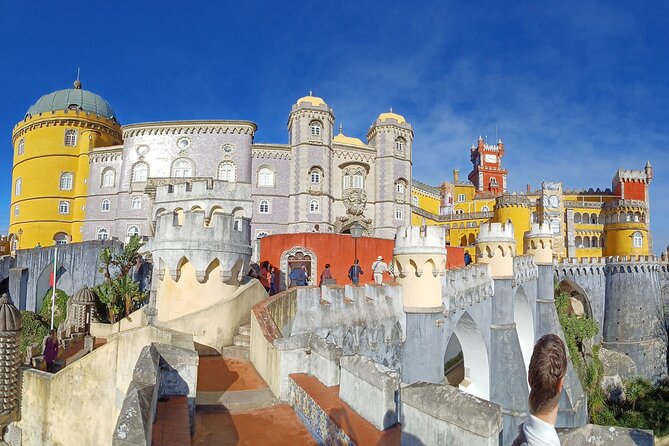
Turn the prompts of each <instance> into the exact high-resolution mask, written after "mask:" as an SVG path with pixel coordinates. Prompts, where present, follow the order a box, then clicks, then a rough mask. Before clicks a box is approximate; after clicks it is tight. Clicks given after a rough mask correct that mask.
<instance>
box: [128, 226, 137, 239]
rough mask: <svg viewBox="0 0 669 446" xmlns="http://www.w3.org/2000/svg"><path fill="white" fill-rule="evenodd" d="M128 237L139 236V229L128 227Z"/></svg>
mask: <svg viewBox="0 0 669 446" xmlns="http://www.w3.org/2000/svg"><path fill="white" fill-rule="evenodd" d="M126 234H127V235H128V237H132V236H133V235H139V228H138V227H137V226H135V225H132V226H128V231H127V232H126Z"/></svg>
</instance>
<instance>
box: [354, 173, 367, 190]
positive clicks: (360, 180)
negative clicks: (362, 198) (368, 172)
mask: <svg viewBox="0 0 669 446" xmlns="http://www.w3.org/2000/svg"><path fill="white" fill-rule="evenodd" d="M353 187H354V188H355V189H364V188H365V177H364V176H362V175H353Z"/></svg>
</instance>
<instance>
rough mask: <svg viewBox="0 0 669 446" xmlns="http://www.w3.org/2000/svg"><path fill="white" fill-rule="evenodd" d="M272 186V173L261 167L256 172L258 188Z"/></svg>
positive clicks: (268, 169)
mask: <svg viewBox="0 0 669 446" xmlns="http://www.w3.org/2000/svg"><path fill="white" fill-rule="evenodd" d="M272 186H274V172H272V170H271V169H270V168H269V167H261V168H260V170H258V187H272Z"/></svg>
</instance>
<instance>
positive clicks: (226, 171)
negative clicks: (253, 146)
mask: <svg viewBox="0 0 669 446" xmlns="http://www.w3.org/2000/svg"><path fill="white" fill-rule="evenodd" d="M218 179H219V180H222V181H229V182H231V183H234V182H235V180H236V179H237V169H236V167H235V165H234V163H232V162H230V161H225V162H223V163H221V164H220V165H219V166H218Z"/></svg>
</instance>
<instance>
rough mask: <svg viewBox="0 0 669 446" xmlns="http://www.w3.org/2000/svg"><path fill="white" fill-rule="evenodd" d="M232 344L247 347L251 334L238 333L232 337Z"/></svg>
mask: <svg viewBox="0 0 669 446" xmlns="http://www.w3.org/2000/svg"><path fill="white" fill-rule="evenodd" d="M232 344H233V345H237V346H239V347H249V346H250V345H251V336H249V335H243V334H238V335H235V337H234V338H232Z"/></svg>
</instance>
